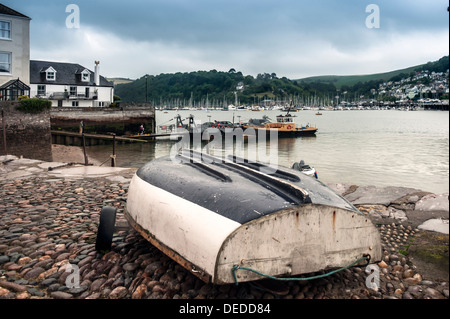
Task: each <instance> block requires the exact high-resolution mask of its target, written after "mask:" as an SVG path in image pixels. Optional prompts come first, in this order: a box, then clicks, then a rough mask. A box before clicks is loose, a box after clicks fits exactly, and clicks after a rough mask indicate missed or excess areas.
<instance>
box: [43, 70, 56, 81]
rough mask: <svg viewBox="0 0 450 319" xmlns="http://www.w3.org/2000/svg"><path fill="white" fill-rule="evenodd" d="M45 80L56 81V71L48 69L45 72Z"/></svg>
mask: <svg viewBox="0 0 450 319" xmlns="http://www.w3.org/2000/svg"><path fill="white" fill-rule="evenodd" d="M45 79H46V80H47V81H56V70H55V69H54V68H53V67H49V68H47V70H45Z"/></svg>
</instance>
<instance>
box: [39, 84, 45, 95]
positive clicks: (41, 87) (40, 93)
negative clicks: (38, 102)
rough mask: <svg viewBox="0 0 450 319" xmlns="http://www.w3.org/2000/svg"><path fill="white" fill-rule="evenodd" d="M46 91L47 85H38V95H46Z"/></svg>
mask: <svg viewBox="0 0 450 319" xmlns="http://www.w3.org/2000/svg"><path fill="white" fill-rule="evenodd" d="M45 93H46V91H45V85H38V89H37V95H40V96H42V95H45Z"/></svg>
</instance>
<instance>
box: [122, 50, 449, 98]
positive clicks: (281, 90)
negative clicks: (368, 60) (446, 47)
mask: <svg viewBox="0 0 450 319" xmlns="http://www.w3.org/2000/svg"><path fill="white" fill-rule="evenodd" d="M448 63H449V59H448V56H446V57H443V58H441V59H440V60H439V61H436V62H429V63H427V64H424V65H420V66H415V67H410V68H406V69H402V70H396V71H392V72H386V73H379V74H370V75H356V76H320V77H311V78H306V79H300V80H290V79H287V78H286V77H282V78H278V77H277V75H276V74H275V73H261V74H258V75H257V76H256V77H253V76H251V75H243V74H242V72H239V71H237V70H236V69H234V68H231V69H230V70H229V71H228V72H222V71H217V70H211V71H196V72H190V73H187V72H186V73H181V72H178V73H174V74H164V73H163V74H160V75H156V76H154V75H148V76H147V77H145V76H143V77H141V78H140V79H137V80H135V81H133V82H130V83H124V84H118V85H116V87H115V92H116V93H117V94H118V95H119V96H120V97H121V100H122V101H123V102H144V101H146V94H147V100H148V101H149V102H153V104H154V105H161V104H162V103H164V102H168V101H169V102H170V103H174V102H176V101H179V102H183V104H184V105H187V104H188V103H189V102H188V101H191V102H199V101H203V102H204V101H205V100H206V98H208V99H209V102H212V101H214V100H216V101H222V103H224V102H225V101H226V102H227V103H228V104H230V103H234V101H235V92H236V94H237V97H238V99H239V101H240V103H242V104H252V103H255V102H257V101H258V99H266V98H271V99H274V98H275V99H281V100H285V101H287V100H289V99H291V98H292V97H294V96H297V97H302V98H303V99H308V98H310V97H316V98H318V99H323V98H325V99H328V100H331V101H333V100H334V96H336V94H338V90H339V92H340V94H341V96H342V93H343V92H346V96H347V97H358V98H359V97H360V96H364V97H365V98H372V97H374V95H373V93H372V92H371V90H372V89H377V88H378V87H379V85H380V84H382V83H383V82H387V81H393V82H396V81H400V80H401V79H404V78H407V77H411V76H412V75H414V74H415V72H420V71H421V70H425V69H426V70H429V71H430V72H432V71H435V72H445V71H446V70H447V69H448ZM421 81H422V82H423V83H424V84H426V81H427V79H423V80H421ZM242 85H243V88H242ZM238 86H240V89H239V90H238V89H237V87H238ZM344 97H345V95H344ZM379 98H382V97H379ZM193 104H194V103H193Z"/></svg>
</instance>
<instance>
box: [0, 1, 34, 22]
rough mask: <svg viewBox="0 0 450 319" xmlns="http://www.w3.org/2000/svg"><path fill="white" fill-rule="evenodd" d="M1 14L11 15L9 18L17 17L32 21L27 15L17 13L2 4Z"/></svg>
mask: <svg viewBox="0 0 450 319" xmlns="http://www.w3.org/2000/svg"><path fill="white" fill-rule="evenodd" d="M0 14H5V15H9V16H16V17H21V18H27V19H30V17H27V16H26V15H24V14H22V13H20V12H17V11H16V10H13V9H11V8H9V7H7V6H5V5H3V4H1V3H0ZM30 20H31V19H30Z"/></svg>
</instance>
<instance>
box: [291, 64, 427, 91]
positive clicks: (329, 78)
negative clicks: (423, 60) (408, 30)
mask: <svg viewBox="0 0 450 319" xmlns="http://www.w3.org/2000/svg"><path fill="white" fill-rule="evenodd" d="M423 65H424V64H422V65H418V66H414V67H409V68H406V69H401V70H396V71H391V72H386V73H377V74H366V75H321V76H312V77H308V78H303V79H299V80H297V81H301V82H304V83H313V82H320V83H332V84H334V86H335V87H336V88H337V89H340V88H341V87H342V86H344V85H347V86H352V85H355V84H356V83H358V82H361V83H365V82H369V81H380V80H381V81H389V80H390V79H391V78H392V77H394V76H397V75H399V74H402V73H405V74H409V73H411V72H414V70H416V69H417V68H420V67H421V66H423Z"/></svg>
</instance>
